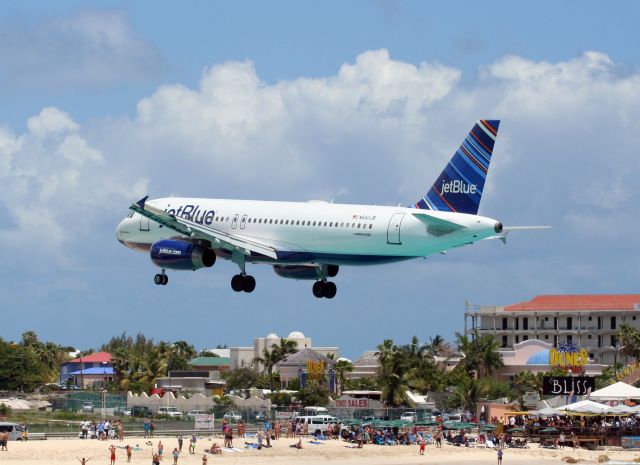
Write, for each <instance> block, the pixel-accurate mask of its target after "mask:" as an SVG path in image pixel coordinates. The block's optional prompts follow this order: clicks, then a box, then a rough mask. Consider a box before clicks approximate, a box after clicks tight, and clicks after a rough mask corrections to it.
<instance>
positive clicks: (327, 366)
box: [276, 348, 335, 388]
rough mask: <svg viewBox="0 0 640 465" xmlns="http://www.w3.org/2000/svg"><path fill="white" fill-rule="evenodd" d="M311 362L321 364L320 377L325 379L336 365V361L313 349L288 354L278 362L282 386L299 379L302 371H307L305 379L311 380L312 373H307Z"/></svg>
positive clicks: (277, 366)
mask: <svg viewBox="0 0 640 465" xmlns="http://www.w3.org/2000/svg"><path fill="white" fill-rule="evenodd" d="M309 362H312V363H320V364H321V365H319V366H320V367H322V369H321V372H318V378H319V379H322V380H325V381H326V380H327V379H329V378H328V376H329V372H330V370H331V369H332V368H333V365H335V362H334V361H333V360H331V359H330V358H328V357H326V356H325V355H323V354H321V353H319V352H316V351H315V350H313V349H309V348H305V349H302V350H300V351H298V352H296V353H295V354H291V355H288V356H287V357H285V358H284V359H283V360H281V361H280V362H278V363H276V368H277V371H278V373H279V375H280V387H282V388H286V387H287V386H288V384H289V382H290V381H292V380H294V379H299V376H300V373H301V372H305V374H306V377H305V379H307V380H310V379H311V378H312V373H306V372H307V367H308V366H309V365H308V363H309Z"/></svg>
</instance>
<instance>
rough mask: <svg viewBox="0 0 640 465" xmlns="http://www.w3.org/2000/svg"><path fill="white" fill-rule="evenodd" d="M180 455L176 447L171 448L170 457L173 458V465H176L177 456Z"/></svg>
mask: <svg viewBox="0 0 640 465" xmlns="http://www.w3.org/2000/svg"><path fill="white" fill-rule="evenodd" d="M179 455H180V451H178V448H177V447H174V448H173V452H171V456H172V457H173V465H178V456H179Z"/></svg>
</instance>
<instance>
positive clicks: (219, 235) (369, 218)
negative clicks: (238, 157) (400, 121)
mask: <svg viewBox="0 0 640 465" xmlns="http://www.w3.org/2000/svg"><path fill="white" fill-rule="evenodd" d="M499 124H500V121H497V120H484V119H483V120H480V121H478V122H477V123H476V124H475V125H474V126H473V128H472V129H471V131H470V132H469V134H468V135H467V137H466V138H465V139H464V141H463V142H462V145H460V147H459V148H458V150H457V151H456V152H455V154H454V155H453V157H452V158H451V160H450V161H449V163H448V164H447V166H446V167H445V168H444V170H443V171H442V173H441V174H440V176H438V178H437V179H436V181H435V182H434V183H433V185H432V186H431V188H430V190H429V191H428V192H427V193H426V195H424V197H421V198H420V199H419V200H418V201H417V202H416V203H415V204H413V205H410V206H408V207H388V206H374V205H345V204H334V203H327V202H321V201H310V202H269V201H255V200H222V199H206V198H176V197H170V198H160V199H154V200H148V197H145V198H143V199H141V200H139V201H138V202H136V203H134V204H132V205H131V207H129V208H130V209H131V212H130V213H129V215H128V216H127V217H126V218H125V219H124V220H122V222H121V223H120V224H119V225H118V228H117V231H116V236H117V238H118V240H119V241H120V242H122V243H123V244H124V245H126V246H127V247H130V248H132V249H134V250H138V251H143V252H146V253H149V254H150V255H151V260H152V261H153V263H155V264H156V265H157V266H158V267H160V268H161V269H162V271H161V272H160V273H158V274H156V275H155V277H154V282H155V283H156V284H159V285H165V284H167V282H168V277H167V275H166V270H167V269H173V270H196V269H199V268H207V267H211V266H213V264H214V263H215V262H216V259H217V258H224V259H227V260H231V261H233V262H234V263H236V264H237V265H238V267H239V268H240V272H239V274H237V275H235V276H233V278H232V279H231V287H232V289H233V290H234V291H236V292H241V291H244V292H253V290H254V289H255V286H256V281H255V279H254V278H253V276H250V275H248V274H247V273H246V264H247V263H267V264H270V265H272V266H273V269H274V271H275V272H276V273H277V274H278V275H279V276H282V277H284V278H292V279H306V280H312V281H314V284H313V295H314V296H315V297H318V298H321V297H326V298H329V299H331V298H333V297H335V295H336V285H335V283H334V282H332V281H329V280H328V278H333V277H335V276H336V275H337V274H338V270H339V268H340V267H341V266H343V265H381V264H385V263H393V262H398V261H402V260H409V259H412V258H417V257H425V256H427V255H432V254H436V253H445V252H446V251H447V250H448V249H451V248H453V247H459V246H462V245H468V244H473V243H475V242H477V241H480V240H483V239H501V240H502V241H503V242H506V235H507V234H508V233H509V232H510V231H512V230H516V229H541V228H545V226H524V227H511V228H509V227H503V225H502V223H500V222H499V221H497V220H494V219H491V218H486V217H483V216H478V215H477V213H478V207H479V205H480V200H481V198H482V192H483V189H484V184H485V179H486V176H487V172H488V170H489V163H490V162H491V154H492V152H493V146H494V143H495V140H496V136H497V134H498V126H499Z"/></svg>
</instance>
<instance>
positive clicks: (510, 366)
mask: <svg viewBox="0 0 640 465" xmlns="http://www.w3.org/2000/svg"><path fill="white" fill-rule="evenodd" d="M552 348H553V345H552V344H549V343H548V342H544V341H540V340H538V339H528V340H526V341H522V342H518V343H517V344H515V345H514V346H513V347H512V348H505V349H500V350H499V351H498V353H499V354H500V357H501V358H502V363H503V364H504V365H503V366H501V367H500V368H498V369H497V370H496V372H495V373H494V376H495V377H496V378H499V379H504V380H507V379H511V378H513V377H514V376H516V375H517V374H518V373H521V372H523V371H530V372H532V373H539V372H542V373H548V372H549V371H551V370H552V367H551V366H550V364H549V351H550V350H551V349H552ZM604 368H605V365H599V364H594V363H591V361H590V363H588V364H587V365H586V366H585V367H584V375H585V376H600V375H601V374H602V370H603V369H604Z"/></svg>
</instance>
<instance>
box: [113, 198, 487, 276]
mask: <svg viewBox="0 0 640 465" xmlns="http://www.w3.org/2000/svg"><path fill="white" fill-rule="evenodd" d="M147 203H148V204H149V205H152V206H153V207H156V208H158V209H161V210H164V211H167V212H168V213H171V214H173V215H175V216H176V217H180V216H184V215H189V216H190V217H191V219H192V221H195V222H197V223H198V224H200V225H202V226H203V227H207V228H212V229H215V230H218V231H222V232H224V233H227V234H233V235H236V236H242V237H244V238H247V239H255V240H258V241H260V242H262V243H268V244H270V245H272V246H273V247H274V248H275V249H276V250H277V251H278V259H277V260H275V259H272V258H268V257H260V256H252V257H250V258H249V257H248V258H247V261H250V262H268V263H283V264H336V265H370V264H381V263H389V262H393V261H399V260H406V259H410V258H415V257H424V256H427V255H432V254H435V253H439V252H443V251H445V250H448V249H451V248H453V247H458V246H461V245H466V244H470V243H473V242H476V241H479V240H482V239H485V238H487V237H490V236H495V234H496V231H495V230H494V228H495V225H496V223H497V222H496V220H493V219H491V218H486V217H482V216H477V215H469V214H464V213H450V212H439V211H425V210H416V209H412V208H404V207H386V206H374V205H346V204H333V203H326V202H320V201H318V202H317V201H311V202H272V201H255V200H223V199H205V198H163V199H155V200H150V201H148V202H147ZM132 213H133V212H132ZM415 213H420V214H423V215H424V214H427V215H430V216H431V217H434V218H437V219H441V220H445V221H450V222H453V223H457V224H459V225H461V226H463V228H461V229H458V230H455V231H452V232H447V233H444V234H443V233H438V232H437V231H434V230H433V229H430V228H429V227H428V226H427V225H426V224H425V223H424V222H422V221H420V220H419V219H418V218H416V217H415V216H414V214H415ZM116 235H117V237H118V239H119V240H120V241H121V242H122V243H124V244H125V245H127V246H129V247H131V248H134V249H136V250H144V251H148V250H149V248H150V246H151V244H153V243H154V242H156V241H158V240H161V239H168V238H178V237H181V236H180V235H179V234H177V233H176V232H175V231H172V230H169V229H168V228H166V227H163V226H162V225H160V224H158V223H156V222H154V221H153V220H149V219H148V218H145V217H143V216H142V215H140V214H138V213H133V214H130V215H129V216H128V217H127V218H125V219H124V220H123V221H122V222H121V223H120V225H119V226H118V229H117V232H116ZM218 253H219V254H220V255H222V256H224V252H222V251H218Z"/></svg>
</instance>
